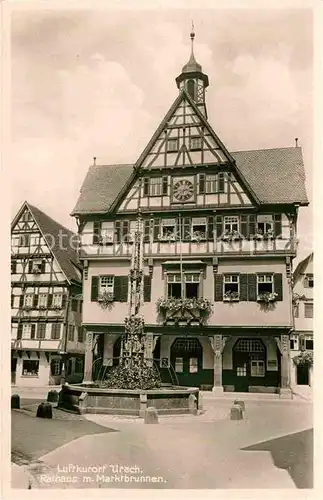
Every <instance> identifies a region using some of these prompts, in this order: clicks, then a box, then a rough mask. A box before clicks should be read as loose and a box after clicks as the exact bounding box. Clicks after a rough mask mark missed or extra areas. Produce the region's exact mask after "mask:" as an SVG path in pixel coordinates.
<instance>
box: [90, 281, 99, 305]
mask: <svg viewBox="0 0 323 500" xmlns="http://www.w3.org/2000/svg"><path fill="white" fill-rule="evenodd" d="M98 295H99V276H92V282H91V302H96V301H97V300H98Z"/></svg>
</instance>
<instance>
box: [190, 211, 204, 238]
mask: <svg viewBox="0 0 323 500" xmlns="http://www.w3.org/2000/svg"><path fill="white" fill-rule="evenodd" d="M191 234H192V235H191V239H192V241H194V240H205V239H206V235H207V225H206V217H192V233H191Z"/></svg>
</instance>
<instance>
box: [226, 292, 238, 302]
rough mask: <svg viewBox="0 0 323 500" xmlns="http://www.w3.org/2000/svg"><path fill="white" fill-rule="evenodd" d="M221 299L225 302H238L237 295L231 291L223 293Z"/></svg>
mask: <svg viewBox="0 0 323 500" xmlns="http://www.w3.org/2000/svg"><path fill="white" fill-rule="evenodd" d="M223 299H224V300H226V301H233V300H239V293H238V292H233V291H232V290H229V291H227V292H225V294H224V296H223Z"/></svg>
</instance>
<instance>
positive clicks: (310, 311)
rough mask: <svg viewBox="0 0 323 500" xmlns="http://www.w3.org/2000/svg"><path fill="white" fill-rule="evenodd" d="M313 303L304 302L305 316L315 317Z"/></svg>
mask: <svg viewBox="0 0 323 500" xmlns="http://www.w3.org/2000/svg"><path fill="white" fill-rule="evenodd" d="M313 312H314V311H313V304H304V313H305V318H313Z"/></svg>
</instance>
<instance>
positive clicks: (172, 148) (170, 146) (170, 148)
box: [167, 139, 178, 153]
mask: <svg viewBox="0 0 323 500" xmlns="http://www.w3.org/2000/svg"><path fill="white" fill-rule="evenodd" d="M176 151H178V139H168V140H167V152H168V153H174V152H176Z"/></svg>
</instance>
